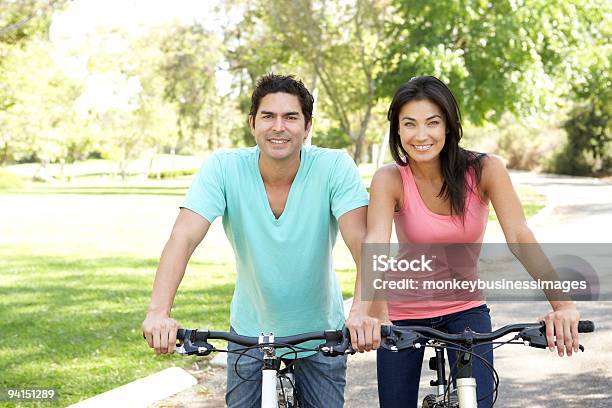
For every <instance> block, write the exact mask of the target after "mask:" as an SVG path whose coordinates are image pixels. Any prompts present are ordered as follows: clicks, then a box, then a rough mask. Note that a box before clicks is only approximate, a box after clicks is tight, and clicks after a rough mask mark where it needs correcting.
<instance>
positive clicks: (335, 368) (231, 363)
mask: <svg viewBox="0 0 612 408" xmlns="http://www.w3.org/2000/svg"><path fill="white" fill-rule="evenodd" d="M230 331H231V332H234V330H233V329H231V328H230ZM234 333H235V332H234ZM240 348H242V346H239V345H236V344H233V343H228V350H230V351H235V350H237V349H240ZM249 356H252V357H249ZM238 357H239V354H236V353H228V355H227V392H226V394H225V403H226V404H227V406H228V407H229V408H249V407H252V408H259V407H260V406H261V365H262V363H261V359H262V353H261V352H260V351H259V349H251V350H249V351H248V352H246V353H245V355H243V356H242V357H240V359H238ZM253 357H255V358H253ZM237 360H238V365H237V369H238V373H239V374H240V376H241V377H243V378H245V379H249V380H251V381H245V380H243V379H242V378H240V377H239V376H238V374H236V361H237ZM294 380H295V387H296V394H297V396H298V400H299V403H300V407H307V408H311V407H312V408H342V406H343V405H344V386H345V385H346V356H339V357H325V356H323V355H322V354H321V353H316V354H313V355H311V356H308V357H304V358H298V359H297V360H295V365H294Z"/></svg>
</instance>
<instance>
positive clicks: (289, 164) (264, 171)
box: [259, 152, 300, 186]
mask: <svg viewBox="0 0 612 408" xmlns="http://www.w3.org/2000/svg"><path fill="white" fill-rule="evenodd" d="M299 168H300V153H299V152H298V154H297V155H295V156H293V157H290V158H287V159H286V160H271V159H269V158H266V157H265V156H263V155H260V156H259V171H260V173H261V178H262V179H263V181H264V183H265V184H266V185H269V186H282V185H287V184H291V183H292V182H293V179H294V178H295V175H296V174H297V172H298V169H299Z"/></svg>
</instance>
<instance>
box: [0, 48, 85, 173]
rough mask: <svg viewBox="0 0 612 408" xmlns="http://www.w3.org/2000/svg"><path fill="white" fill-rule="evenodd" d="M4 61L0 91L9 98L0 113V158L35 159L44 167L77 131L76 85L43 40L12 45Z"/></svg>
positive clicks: (57, 157) (63, 151)
mask: <svg viewBox="0 0 612 408" xmlns="http://www.w3.org/2000/svg"><path fill="white" fill-rule="evenodd" d="M3 63H4V67H3V70H2V75H3V77H4V78H3V79H4V81H6V82H4V81H3V83H4V91H3V92H4V93H5V94H6V95H9V98H10V101H11V103H10V104H8V105H7V106H5V107H4V109H3V110H1V111H0V136H1V137H2V139H1V140H2V147H1V150H2V151H3V157H2V159H3V162H7V161H8V160H10V159H13V158H20V157H21V158H23V157H34V158H36V159H38V160H39V161H40V162H41V164H42V166H43V167H44V166H45V165H46V164H47V163H50V162H53V161H56V160H60V159H62V160H64V159H65V158H66V156H67V154H68V147H67V144H68V143H70V142H71V141H74V139H75V137H77V132H78V120H77V118H76V115H75V112H74V100H75V99H76V97H77V96H78V94H79V92H80V86H79V84H78V83H76V82H75V81H73V80H71V79H70V78H68V77H67V76H66V75H65V74H64V72H63V71H62V70H61V68H59V67H58V66H57V65H56V64H55V61H54V59H53V56H52V55H51V50H50V47H49V44H48V43H47V42H45V41H43V40H31V41H30V42H29V43H28V44H27V45H26V46H24V47H23V49H14V50H13V52H11V54H10V55H9V57H8V58H7V59H6V60H5V61H4V62H3Z"/></svg>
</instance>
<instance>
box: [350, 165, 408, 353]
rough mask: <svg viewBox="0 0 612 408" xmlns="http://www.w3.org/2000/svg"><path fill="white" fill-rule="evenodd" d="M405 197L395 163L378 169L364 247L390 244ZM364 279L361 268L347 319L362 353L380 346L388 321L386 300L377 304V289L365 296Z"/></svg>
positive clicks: (372, 188) (356, 347) (354, 339)
mask: <svg viewBox="0 0 612 408" xmlns="http://www.w3.org/2000/svg"><path fill="white" fill-rule="evenodd" d="M402 197H403V186H402V178H401V175H400V174H399V170H398V169H397V167H396V166H395V164H390V165H386V166H384V167H381V168H380V169H378V170H377V171H376V173H375V174H374V177H373V178H372V183H371V185H370V203H369V205H368V215H367V233H366V238H365V241H364V244H368V243H375V244H388V243H389V241H390V239H391V231H392V225H393V214H394V212H395V210H396V209H399V208H400V207H401V200H402ZM362 276H363V274H362V272H361V270H360V269H358V271H357V277H356V279H355V294H354V297H353V305H352V306H351V311H350V313H349V317H348V319H347V320H346V326H347V328H348V329H349V331H350V333H351V341H352V344H353V348H354V349H355V350H359V351H360V352H363V351H364V350H365V351H370V350H375V349H377V348H378V347H379V346H380V325H381V322H387V321H388V320H389V319H388V317H387V303H386V301H384V300H383V299H381V300H376V301H374V299H375V296H376V293H375V292H374V288H370V290H367V291H366V293H364V292H362V289H363V284H362ZM368 280H370V279H368ZM367 283H368V282H366V284H367ZM377 299H378V298H377Z"/></svg>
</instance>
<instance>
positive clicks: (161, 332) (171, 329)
mask: <svg viewBox="0 0 612 408" xmlns="http://www.w3.org/2000/svg"><path fill="white" fill-rule="evenodd" d="M178 329H179V324H178V322H177V321H176V320H174V319H171V318H169V317H168V316H165V315H155V314H148V315H147V317H146V319H145V320H144V322H142V334H143V335H144V337H145V339H146V340H147V343H149V347H151V348H153V349H155V353H156V354H166V353H174V350H175V348H176V331H177V330H178Z"/></svg>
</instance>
